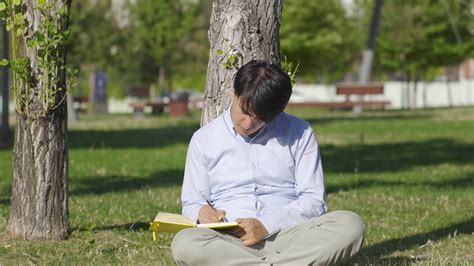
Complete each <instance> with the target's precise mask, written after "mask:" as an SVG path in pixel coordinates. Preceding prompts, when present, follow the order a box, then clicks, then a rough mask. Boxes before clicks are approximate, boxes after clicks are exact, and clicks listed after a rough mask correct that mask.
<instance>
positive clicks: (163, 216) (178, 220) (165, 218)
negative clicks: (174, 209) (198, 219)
mask: <svg viewBox="0 0 474 266" xmlns="http://www.w3.org/2000/svg"><path fill="white" fill-rule="evenodd" d="M155 221H157V222H160V223H173V224H183V225H194V226H195V225H196V224H195V223H194V222H193V221H191V220H190V219H188V218H187V217H184V216H183V215H179V214H175V213H168V212H159V213H158V214H157V215H156V217H155Z"/></svg>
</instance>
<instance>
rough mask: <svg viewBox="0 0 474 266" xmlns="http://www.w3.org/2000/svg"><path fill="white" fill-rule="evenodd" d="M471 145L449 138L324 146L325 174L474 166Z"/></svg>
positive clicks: (473, 147) (322, 151) (322, 153)
mask: <svg viewBox="0 0 474 266" xmlns="http://www.w3.org/2000/svg"><path fill="white" fill-rule="evenodd" d="M473 150H474V145H473V144H466V143H464V142H458V141H455V140H451V139H433V140H428V141H418V142H403V143H393V144H390V143H389V144H373V145H345V146H334V145H323V146H321V157H322V160H323V165H324V170H325V172H326V173H351V172H352V173H354V172H359V173H381V172H398V171H406V170H407V169H410V168H412V167H418V166H430V165H437V164H443V163H452V164H470V163H474V153H473V152H472V151H473Z"/></svg>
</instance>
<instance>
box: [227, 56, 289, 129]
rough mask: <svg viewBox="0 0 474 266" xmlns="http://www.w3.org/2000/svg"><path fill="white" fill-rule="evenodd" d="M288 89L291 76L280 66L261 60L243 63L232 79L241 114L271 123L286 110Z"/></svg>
mask: <svg viewBox="0 0 474 266" xmlns="http://www.w3.org/2000/svg"><path fill="white" fill-rule="evenodd" d="M291 86H292V84H291V79H290V77H289V76H288V74H287V73H285V72H284V71H283V70H282V69H281V68H280V67H279V66H277V65H275V64H271V63H268V62H265V61H261V60H254V61H250V62H248V63H247V64H245V65H244V66H243V67H242V68H240V69H239V71H237V74H236V76H235V79H234V92H235V96H237V98H238V100H239V101H240V108H241V109H242V112H244V113H245V114H248V115H252V116H256V117H257V118H258V119H260V120H262V121H264V122H270V121H272V120H273V119H274V118H275V117H276V116H277V115H278V114H279V113H281V112H282V111H283V110H284V109H285V107H286V105H287V104H288V101H289V100H290V96H291V93H292V90H291Z"/></svg>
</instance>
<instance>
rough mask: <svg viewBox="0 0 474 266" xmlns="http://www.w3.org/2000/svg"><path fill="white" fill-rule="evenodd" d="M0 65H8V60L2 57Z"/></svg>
mask: <svg viewBox="0 0 474 266" xmlns="http://www.w3.org/2000/svg"><path fill="white" fill-rule="evenodd" d="M0 66H8V60H7V59H5V58H3V59H2V60H0Z"/></svg>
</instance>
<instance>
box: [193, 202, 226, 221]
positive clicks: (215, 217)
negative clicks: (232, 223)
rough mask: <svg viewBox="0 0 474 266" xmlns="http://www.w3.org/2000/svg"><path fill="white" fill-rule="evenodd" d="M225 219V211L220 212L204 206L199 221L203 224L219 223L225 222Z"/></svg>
mask: <svg viewBox="0 0 474 266" xmlns="http://www.w3.org/2000/svg"><path fill="white" fill-rule="evenodd" d="M224 217H225V211H224V210H218V209H214V208H212V207H211V206H209V205H203V206H202V207H201V209H200V210H199V215H198V221H199V223H201V224H207V223H219V222H222V221H224Z"/></svg>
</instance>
